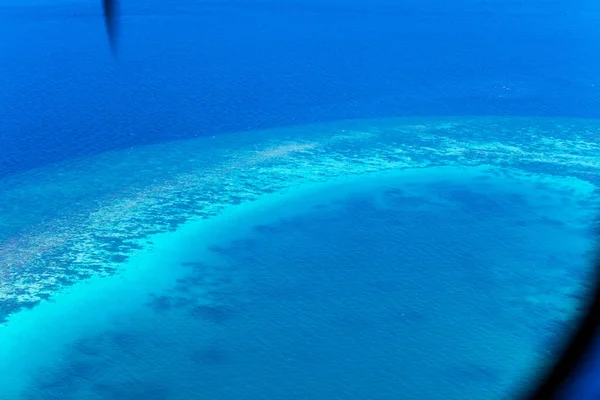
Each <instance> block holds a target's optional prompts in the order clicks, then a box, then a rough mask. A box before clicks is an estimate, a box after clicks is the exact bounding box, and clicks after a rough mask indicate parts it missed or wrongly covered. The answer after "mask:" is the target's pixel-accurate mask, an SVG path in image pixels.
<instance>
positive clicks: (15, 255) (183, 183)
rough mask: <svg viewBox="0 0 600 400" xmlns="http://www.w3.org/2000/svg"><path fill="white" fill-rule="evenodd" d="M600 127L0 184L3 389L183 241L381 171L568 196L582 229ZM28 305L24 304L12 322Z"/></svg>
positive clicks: (539, 126)
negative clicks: (525, 183) (490, 181)
mask: <svg viewBox="0 0 600 400" xmlns="http://www.w3.org/2000/svg"><path fill="white" fill-rule="evenodd" d="M599 127H600V122H598V121H589V120H569V119H539V118H535V119H534V118H532V119H526V118H430V119H426V118H421V119H416V118H411V119H386V120H368V121H345V122H335V123H328V124H319V125H311V126H304V127H293V128H287V129H279V130H272V131H262V132H256V133H255V134H251V133H244V134H243V135H242V134H239V135H223V137H218V138H215V139H211V138H203V139H198V140H192V141H185V142H176V143H170V144H166V145H155V146H148V147H145V148H140V149H136V150H133V151H120V152H112V153H107V154H103V155H99V156H96V157H91V158H87V159H81V160H72V161H69V162H66V163H64V164H58V165H54V166H51V167H47V168H45V169H42V170H35V171H31V172H28V173H25V174H22V175H19V176H15V177H11V178H9V179H6V180H4V181H1V182H0V224H1V225H0V226H1V227H2V230H1V232H0V278H1V279H0V316H1V315H2V312H3V309H4V311H5V312H4V313H5V314H6V315H8V320H7V322H5V323H4V324H3V325H2V324H0V360H2V362H0V387H3V388H4V387H12V388H13V390H15V393H17V392H18V391H19V390H21V388H22V387H23V385H25V384H26V383H25V382H23V379H24V377H28V376H31V374H30V373H29V372H27V371H33V370H36V369H37V368H39V367H41V366H42V365H43V364H44V363H46V362H51V361H52V359H53V357H56V356H57V355H58V354H59V353H60V348H61V346H62V345H64V344H65V343H69V342H71V341H72V340H74V338H76V337H78V336H80V335H81V334H83V333H85V332H87V331H88V330H90V329H94V327H97V326H100V325H102V324H103V322H105V321H108V320H110V319H111V318H115V317H117V316H118V315H119V313H126V312H128V311H132V310H134V309H135V308H136V307H141V306H142V304H143V303H144V301H146V300H147V295H148V293H149V292H153V291H157V292H159V291H161V290H164V288H166V287H168V286H169V285H171V284H172V282H173V280H174V279H176V278H177V276H179V275H178V273H179V272H181V270H180V269H178V268H177V267H173V268H166V267H165V266H166V265H169V266H173V265H175V266H176V265H178V264H177V262H176V261H178V260H182V259H183V258H184V257H185V254H183V253H181V249H183V248H186V246H191V245H192V244H191V243H192V242H191V241H195V242H194V243H198V241H202V242H203V243H205V245H207V244H209V243H212V242H214V241H215V240H218V239H219V235H218V234H217V233H216V232H222V235H225V236H227V235H231V232H232V230H233V231H235V230H236V229H238V227H239V226H243V225H244V224H242V223H239V224H238V225H235V222H234V221H240V219H243V218H249V219H251V220H252V221H256V218H257V215H262V217H261V218H266V217H267V215H268V214H269V213H274V214H273V216H276V215H277V213H276V212H274V211H273V210H276V209H278V208H277V207H276V203H277V202H278V201H280V199H281V197H280V196H281V195H282V194H285V193H287V192H289V191H292V192H294V191H302V190H308V189H302V188H310V187H315V186H313V185H318V184H320V183H326V184H327V185H329V184H331V183H332V182H343V181H345V180H347V179H350V180H352V179H355V178H357V177H360V176H372V177H375V176H377V174H379V173H382V171H396V172H398V171H408V170H409V169H414V168H421V169H423V171H425V169H427V171H429V172H428V173H433V172H434V171H443V170H439V169H436V168H439V167H457V166H458V167H460V168H466V167H476V168H491V170H490V171H491V172H490V173H494V174H508V175H510V176H513V177H517V178H518V179H521V180H534V181H536V182H539V183H541V184H547V185H550V186H552V187H560V188H561V190H564V191H565V192H566V193H570V194H571V195H573V196H575V197H576V198H577V199H579V200H580V202H581V204H582V207H583V208H582V209H580V210H571V212H573V213H574V215H573V218H574V219H576V220H577V221H580V224H581V225H582V226H585V225H586V224H588V223H589V221H590V220H591V215H592V213H593V212H594V211H595V209H594V205H595V204H594V203H593V198H592V194H593V193H594V191H595V190H596V189H597V187H596V185H597V184H598V181H599V180H598V177H599V167H600V152H599V151H598V150H599V146H598V144H597V143H596V142H595V140H596V138H597V137H598V136H597V135H596V134H597V132H599V131H600V128H599ZM481 165H488V167H481ZM434 167H435V168H434ZM431 168H434V169H431ZM464 171H465V172H466V171H467V170H464ZM373 174H375V175H373ZM455 175H456V174H455ZM453 179H454V178H453ZM57 182H58V183H57ZM361 185H363V186H364V185H368V180H361ZM297 193H299V192H297ZM305 193H308V192H305ZM306 204H308V203H306ZM302 207H303V202H302V201H300V202H297V211H298V212H300V211H301V210H302ZM288 209H289V207H288ZM261 210H262V211H261ZM265 210H269V211H268V212H266V211H265ZM280 212H283V211H280ZM565 212H569V210H565ZM244 216H246V217H244ZM250 216H251V217H250ZM236 218H237V220H236ZM247 222H248V221H247ZM232 224H234V225H232ZM227 227H228V228H227ZM226 228H227V229H226ZM203 235H204V236H203ZM225 236H223V237H225ZM227 237H229V236H227ZM186 243H187V245H186ZM163 260H168V261H164V262H163ZM161 263H163V264H161ZM179 268H183V267H179ZM159 271H160V273H159ZM109 293H113V294H114V296H111V295H107V294H109ZM47 297H50V298H51V299H52V301H42V300H43V299H44V298H47ZM530 299H531V301H532V302H533V301H543V299H542V300H540V299H541V297H540V296H536V294H535V293H532V294H531V295H530ZM553 301H555V300H553ZM26 304H35V306H34V307H33V308H32V309H30V310H26V311H21V312H18V307H19V306H20V305H26ZM41 332H42V333H41ZM46 334H47V335H46ZM28 354H29V355H31V354H38V355H37V356H35V357H31V356H28ZM9 399H11V398H10V397H9ZM11 400H12V399H11Z"/></svg>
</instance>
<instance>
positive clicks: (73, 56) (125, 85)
mask: <svg viewBox="0 0 600 400" xmlns="http://www.w3.org/2000/svg"><path fill="white" fill-rule="evenodd" d="M122 3H123V4H122V8H123V14H124V17H123V20H122V24H121V31H122V46H121V49H120V56H119V61H118V62H114V61H113V60H112V59H111V58H110V52H109V48H108V44H107V39H106V37H105V33H104V27H103V23H102V20H101V14H100V7H99V2H98V4H96V3H95V2H92V1H77V0H73V1H61V2H50V1H42V0H40V1H36V2H33V3H31V4H30V5H29V6H28V3H25V4H24V3H23V2H16V1H14V0H3V1H2V8H0V10H1V12H0V19H1V24H0V34H2V36H3V37H5V38H10V39H9V40H3V41H2V43H0V52H1V53H2V54H3V56H2V59H1V60H0V70H1V71H2V73H0V87H2V91H0V104H2V110H3V117H2V118H0V144H1V148H2V151H0V176H3V175H6V174H10V173H13V172H16V171H19V170H23V169H26V168H30V167H34V166H40V165H44V164H46V163H48V162H50V161H58V160H64V159H66V158H69V157H73V156H81V155H84V154H95V153H98V152H101V151H105V150H109V149H115V148H127V147H129V146H135V145H140V144H148V143H156V142H164V141H168V140H173V139H181V138H192V137H197V136H205V135H215V134H218V133H224V132H231V131H240V130H246V129H257V128H264V127H277V126H285V125H297V124H302V123H310V122H317V121H329V120H337V119H347V118H362V117H380V116H406V115H408V116H413V115H482V114H484V115H485V114H494V115H543V116H584V117H597V116H599V114H598V109H600V108H599V107H598V105H599V102H598V100H599V98H600V82H599V81H598V78H597V71H598V70H600V56H599V55H598V54H600V53H599V52H598V51H597V50H598V47H597V46H598V43H599V42H600V33H599V31H598V29H596V26H597V24H596V22H597V18H598V15H599V14H598V12H599V10H598V8H599V7H600V6H598V4H597V2H593V1H588V0H576V1H571V2H568V3H567V2H561V1H541V0H539V1H533V2H525V1H511V2H507V1H484V0H463V1H460V2H452V3H448V2H445V1H439V0H435V1H434V0H429V1H421V0H419V1H417V0H403V1H391V0H376V1H371V0H370V1H366V0H348V1H341V0H323V1H316V0H296V1H291V0H284V1H249V0H248V1H239V0H238V1H230V0H222V1H192V0H181V1H177V2H159V1H156V0H154V1H148V2H138V1H122Z"/></svg>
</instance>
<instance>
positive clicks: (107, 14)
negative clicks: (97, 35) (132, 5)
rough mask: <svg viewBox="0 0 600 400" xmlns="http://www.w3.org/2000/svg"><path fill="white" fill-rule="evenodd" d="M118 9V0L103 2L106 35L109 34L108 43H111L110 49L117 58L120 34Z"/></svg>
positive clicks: (103, 0) (104, 0) (105, 0)
mask: <svg viewBox="0 0 600 400" xmlns="http://www.w3.org/2000/svg"><path fill="white" fill-rule="evenodd" d="M118 7H119V4H118V0H102V8H103V11H104V23H105V25H106V33H107V34H108V42H109V43H110V48H111V50H112V52H113V55H115V56H116V55H117V45H118V43H117V41H118V34H119V32H118V28H119V16H118V12H119V10H118Z"/></svg>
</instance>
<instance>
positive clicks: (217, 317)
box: [188, 305, 238, 325]
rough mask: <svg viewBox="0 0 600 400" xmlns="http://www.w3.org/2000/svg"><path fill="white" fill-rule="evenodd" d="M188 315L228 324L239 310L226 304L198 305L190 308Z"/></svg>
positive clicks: (218, 323)
mask: <svg viewBox="0 0 600 400" xmlns="http://www.w3.org/2000/svg"><path fill="white" fill-rule="evenodd" d="M188 315H189V316H190V317H193V318H199V319H202V320H204V321H207V322H210V323H212V324H216V325H227V323H229V322H230V321H231V320H233V319H234V318H235V317H237V315H238V311H237V310H235V309H233V308H231V307H229V306H225V305H196V306H193V307H191V308H190V310H189V311H188Z"/></svg>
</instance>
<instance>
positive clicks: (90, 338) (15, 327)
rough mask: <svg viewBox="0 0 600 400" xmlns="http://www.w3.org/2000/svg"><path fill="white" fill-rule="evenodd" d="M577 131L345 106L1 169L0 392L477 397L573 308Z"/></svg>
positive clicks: (582, 188)
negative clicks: (315, 120)
mask: <svg viewBox="0 0 600 400" xmlns="http://www.w3.org/2000/svg"><path fill="white" fill-rule="evenodd" d="M599 127H600V125H599V124H598V123H597V122H595V121H589V120H568V119H564V120H559V119H525V118H522V119H504V118H431V119H393V120H370V121H346V122H336V123H330V124H322V125H312V126H302V127H296V128H289V129H286V130H276V131H264V132H255V133H247V134H236V135H230V136H222V137H218V138H206V139H202V140H197V141H191V142H179V143H171V144H166V145H160V146H154V147H148V148H140V149H134V150H132V151H127V152H121V153H106V154H104V155H100V156H98V157H95V158H87V159H80V160H73V161H71V162H69V163H65V164H63V165H56V166H53V167H51V168H47V169H45V170H37V171H31V172H29V173H27V174H24V175H21V176H18V177H14V178H12V179H11V180H5V181H3V182H2V183H1V184H2V185H3V190H2V191H1V194H0V199H1V201H0V208H1V213H0V215H1V216H2V220H1V223H2V226H3V229H2V235H3V236H2V237H1V240H2V242H1V244H0V262H1V273H2V278H3V279H2V282H1V284H0V296H1V298H2V303H1V304H2V310H3V313H4V315H5V317H6V318H5V322H4V323H3V325H2V326H0V358H1V359H2V360H3V363H1V364H0V386H1V387H2V388H4V398H6V399H10V400H12V399H21V398H23V399H54V398H56V399H58V398H61V399H63V398H64V399H69V398H72V399H109V398H110V399H115V398H116V399H119V398H123V399H125V398H136V397H140V398H142V397H143V398H157V399H192V398H198V399H201V398H208V397H212V398H225V399H227V398H232V399H233V398H236V399H239V398H247V399H255V398H265V399H267V398H268V399H273V398H298V399H302V398H316V399H318V398H329V399H330V398H340V399H345V398H356V397H363V398H377V399H387V398H397V396H398V395H399V394H402V395H404V396H405V397H406V398H439V397H440V396H441V395H442V393H443V395H444V397H445V398H450V399H452V398H467V397H468V398H481V399H488V398H499V397H500V396H501V395H502V394H505V393H507V392H508V391H510V390H511V388H512V387H514V386H515V385H517V386H518V385H519V384H520V382H521V381H522V380H523V379H525V378H526V377H527V376H528V375H529V374H531V373H532V371H534V370H535V367H536V366H539V365H540V363H543V361H544V360H545V359H546V358H547V357H549V356H551V354H548V352H549V351H550V352H551V350H552V348H553V346H552V344H553V343H556V342H557V340H558V339H559V338H560V337H561V336H562V335H563V334H564V333H565V332H568V330H569V328H570V327H571V326H572V321H573V318H574V316H575V310H576V309H577V308H578V307H579V306H580V305H581V293H582V287H583V286H584V283H585V279H586V276H587V272H589V271H588V262H587V261H588V260H589V257H590V250H591V246H592V235H591V230H590V228H591V226H590V223H591V220H592V218H591V216H592V215H594V214H593V213H594V212H595V198H594V195H595V192H596V185H597V183H598V165H599V161H600V160H599V158H598V154H599V153H598V150H599V146H598V145H597V144H596V143H595V142H594V139H595V137H596V136H595V133H596V132H597V130H598V128H599ZM29 210H30V211H31V212H24V211H29ZM44 299H49V300H44ZM40 301H41V302H40ZM21 306H27V307H29V308H28V309H27V308H24V309H22V310H21V311H19V307H21ZM152 396H154V397H152ZM0 398H2V399H4V398H3V397H0Z"/></svg>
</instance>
